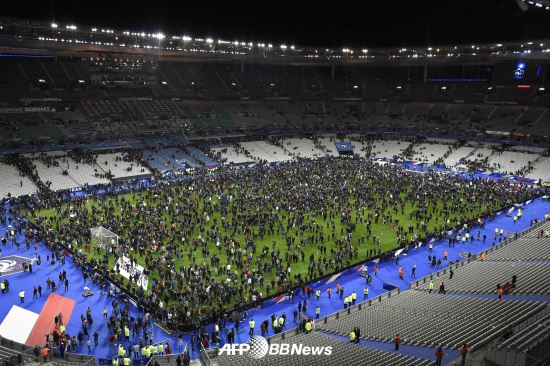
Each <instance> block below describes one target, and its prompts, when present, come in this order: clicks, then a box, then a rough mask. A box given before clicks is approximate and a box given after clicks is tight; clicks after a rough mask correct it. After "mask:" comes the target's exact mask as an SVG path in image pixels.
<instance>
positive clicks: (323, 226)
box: [21, 158, 535, 324]
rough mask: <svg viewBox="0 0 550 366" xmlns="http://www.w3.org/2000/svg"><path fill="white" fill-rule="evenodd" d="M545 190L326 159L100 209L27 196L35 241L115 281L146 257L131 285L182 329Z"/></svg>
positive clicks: (206, 180)
mask: <svg viewBox="0 0 550 366" xmlns="http://www.w3.org/2000/svg"><path fill="white" fill-rule="evenodd" d="M534 194H535V193H534V192H533V191H530V190H529V189H528V188H527V187H524V186H521V185H510V184H509V183H508V182H505V181H489V180H480V179H478V180H474V181H466V180H463V179H462V178H459V177H453V176H449V175H439V174H438V173H434V172H430V173H425V174H420V173H416V172H409V171H406V170H403V169H400V168H398V167H394V166H390V165H385V166H379V165H377V164H375V163H373V162H371V161H368V160H364V159H337V158H324V159H320V160H318V161H315V162H312V161H300V162H295V163H289V164H285V165H281V166H277V167H271V166H258V167H257V168H255V169H249V170H242V171H234V170H219V171H217V172H216V173H206V172H202V173H198V174H197V175H196V176H195V177H194V178H193V179H188V180H184V181H182V182H180V183H177V184H165V185H161V186H158V187H156V188H153V189H147V190H144V191H140V192H137V193H135V194H134V195H133V197H131V198H130V197H124V196H120V195H118V196H115V195H111V196H106V197H101V198H98V200H97V202H96V203H94V204H93V205H88V204H87V201H85V200H74V201H71V202H69V203H67V204H63V203H62V201H61V200H59V199H49V198H45V199H44V198H34V197H30V198H29V197H25V198H23V199H22V200H21V201H22V202H24V203H26V206H25V207H28V208H30V212H31V216H32V219H33V220H34V222H35V223H36V227H37V230H29V231H28V232H27V240H29V241H32V240H34V239H38V240H41V239H43V240H45V242H46V244H47V245H48V246H50V247H51V248H53V249H59V248H62V247H63V246H68V247H69V248H70V249H71V250H72V251H74V252H76V253H77V261H78V262H79V263H80V264H81V265H82V266H83V268H84V267H86V266H88V267H90V268H92V270H93V271H94V272H98V271H100V272H102V273H106V274H111V275H112V276H113V277H116V276H117V273H116V270H115V269H113V268H110V263H111V262H110V261H109V258H110V257H113V256H114V257H115V258H114V259H115V263H116V262H117V260H118V259H119V258H121V257H126V258H129V259H130V260H131V261H133V262H134V263H135V262H136V261H137V260H138V259H139V260H140V261H141V262H142V264H144V267H145V268H146V270H147V271H148V272H150V274H151V275H153V276H152V277H153V283H152V286H151V289H150V291H149V292H148V293H146V292H145V290H143V288H142V287H141V286H138V285H137V284H136V283H135V281H130V282H129V283H128V285H127V287H128V288H129V290H130V291H132V292H133V293H134V294H135V295H136V296H137V297H139V298H140V299H142V301H143V305H144V306H146V307H147V308H148V309H150V310H151V311H152V312H155V313H158V314H159V315H160V317H161V318H162V319H165V320H169V321H170V323H172V324H183V323H190V322H201V321H203V322H205V321H207V320H208V318H209V317H210V316H211V315H212V314H217V315H216V316H218V317H219V316H221V315H222V314H223V313H224V312H225V311H226V310H227V309H224V308H223V304H227V303H235V304H236V305H237V306H238V305H244V304H247V303H250V302H254V301H259V300H261V299H262V298H264V297H265V296H267V295H271V294H273V293H276V292H281V291H284V290H285V289H286V288H289V287H292V286H300V285H301V284H302V283H305V282H307V281H309V280H312V279H314V278H317V277H321V276H323V275H326V274H328V273H331V272H334V271H337V270H338V269H341V268H342V267H345V266H349V265H351V264H352V263H354V262H356V261H358V260H359V259H360V257H361V258H365V257H372V256H375V255H380V254H381V252H382V250H381V238H380V236H379V234H378V232H379V226H380V225H384V226H386V227H388V228H389V229H390V230H391V231H393V232H395V233H396V237H395V240H396V241H397V243H398V244H399V245H401V246H403V247H405V248H406V249H413V248H415V247H417V246H419V245H421V244H422V243H423V242H425V240H426V239H425V238H426V236H427V235H430V234H431V235H433V236H434V237H437V238H442V237H444V236H446V235H447V232H448V231H449V230H452V229H453V228H456V227H460V228H461V229H462V228H463V225H465V224H467V223H470V222H475V220H477V219H478V218H479V217H480V216H481V215H483V214H488V215H493V214H494V213H495V212H496V211H497V210H499V209H501V208H503V207H507V206H510V205H512V204H514V203H517V202H521V201H525V200H527V199H529V198H532V197H533V195H534ZM39 200H41V201H39ZM36 207H53V208H55V209H56V211H57V213H58V215H56V216H53V217H43V216H40V215H39V214H38V211H36V210H35V208H36ZM403 216H405V217H406V219H403V218H401V219H400V217H403ZM98 225H103V226H104V227H106V228H108V229H109V230H111V231H113V232H115V233H117V234H118V235H119V236H120V239H119V240H118V242H117V243H116V244H111V243H101V244H102V245H103V247H104V249H105V250H100V249H99V245H96V246H93V245H91V243H90V228H92V227H96V226H98ZM375 227H376V228H375ZM62 243H63V245H62ZM94 251H95V252H94ZM92 253H93V254H94V256H93V257H94V258H92V256H91V255H90V254H92ZM222 258H223V259H222ZM298 264H305V265H306V266H305V268H306V270H305V271H304V272H303V273H299V272H298V273H294V271H293V270H292V268H293V267H294V266H295V265H298ZM133 280H135V279H133ZM167 304H170V305H169V306H168V305H167ZM216 316H215V317H216ZM215 317H214V319H215Z"/></svg>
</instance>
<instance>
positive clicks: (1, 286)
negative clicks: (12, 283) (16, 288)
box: [0, 281, 6, 293]
mask: <svg viewBox="0 0 550 366" xmlns="http://www.w3.org/2000/svg"><path fill="white" fill-rule="evenodd" d="M0 290H2V293H4V292H5V291H6V285H5V284H4V281H2V282H0Z"/></svg>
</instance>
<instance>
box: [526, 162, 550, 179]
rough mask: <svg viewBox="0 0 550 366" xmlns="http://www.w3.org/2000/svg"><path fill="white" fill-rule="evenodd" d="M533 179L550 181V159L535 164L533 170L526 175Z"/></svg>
mask: <svg viewBox="0 0 550 366" xmlns="http://www.w3.org/2000/svg"><path fill="white" fill-rule="evenodd" d="M526 176H527V177H528V178H532V179H542V180H543V181H546V182H548V181H550V158H547V157H543V158H540V159H539V160H538V161H536V162H535V163H534V164H533V169H532V170H531V171H529V172H528V173H527V175H526Z"/></svg>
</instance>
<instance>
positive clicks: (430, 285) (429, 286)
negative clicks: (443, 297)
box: [428, 281, 434, 294]
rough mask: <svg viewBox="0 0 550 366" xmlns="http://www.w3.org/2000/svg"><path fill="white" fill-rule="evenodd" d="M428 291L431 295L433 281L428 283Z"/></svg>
mask: <svg viewBox="0 0 550 366" xmlns="http://www.w3.org/2000/svg"><path fill="white" fill-rule="evenodd" d="M428 289H429V290H430V294H431V293H432V291H433V290H434V283H433V281H430V283H429V284H428Z"/></svg>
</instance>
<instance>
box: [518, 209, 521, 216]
mask: <svg viewBox="0 0 550 366" xmlns="http://www.w3.org/2000/svg"><path fill="white" fill-rule="evenodd" d="M518 219H521V208H518Z"/></svg>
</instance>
